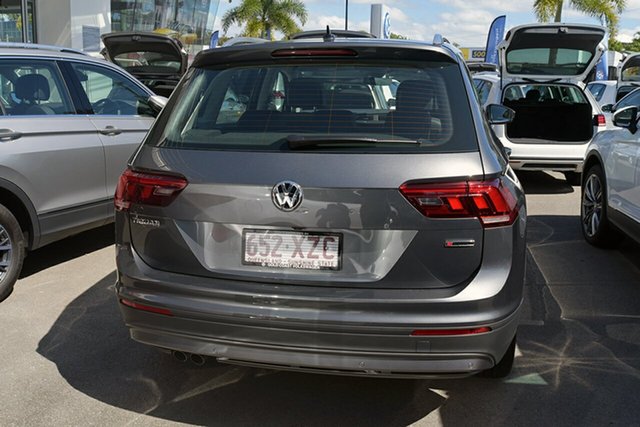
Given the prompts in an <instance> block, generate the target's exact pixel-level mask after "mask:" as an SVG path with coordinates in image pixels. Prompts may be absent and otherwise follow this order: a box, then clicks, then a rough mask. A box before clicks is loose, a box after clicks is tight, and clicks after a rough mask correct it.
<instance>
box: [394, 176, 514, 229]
mask: <svg viewBox="0 0 640 427" xmlns="http://www.w3.org/2000/svg"><path fill="white" fill-rule="evenodd" d="M400 192H401V193H402V195H403V196H404V197H406V198H407V200H409V202H410V203H411V204H412V205H413V206H415V207H416V209H418V210H419V211H420V212H421V213H422V214H423V215H424V216H426V217H429V218H478V219H479V220H480V222H482V225H483V227H485V228H487V227H498V226H502V225H510V224H513V222H514V221H515V219H516V217H517V216H518V203H517V200H516V197H515V196H514V195H513V194H512V193H511V191H510V190H509V189H508V188H506V187H505V186H504V185H502V182H501V181H500V180H499V179H495V180H493V181H469V182H455V183H434V184H412V183H405V184H402V185H401V186H400Z"/></svg>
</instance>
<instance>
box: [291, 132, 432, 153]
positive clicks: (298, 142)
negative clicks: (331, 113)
mask: <svg viewBox="0 0 640 427" xmlns="http://www.w3.org/2000/svg"><path fill="white" fill-rule="evenodd" d="M285 139H286V141H287V144H288V145H289V148H290V149H292V150H297V149H301V148H307V147H317V146H320V145H325V144H329V145H339V144H342V143H344V144H346V145H348V144H385V143H389V144H391V143H392V144H410V145H420V144H421V143H422V140H417V141H416V140H414V139H384V138H371V137H365V136H340V135H319V136H316V135H313V136H302V135H289V136H287V137H286V138H285Z"/></svg>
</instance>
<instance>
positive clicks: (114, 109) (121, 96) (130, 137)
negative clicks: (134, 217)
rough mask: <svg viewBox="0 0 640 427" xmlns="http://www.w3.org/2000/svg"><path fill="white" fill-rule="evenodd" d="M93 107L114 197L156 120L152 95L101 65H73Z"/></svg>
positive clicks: (108, 181) (127, 78)
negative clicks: (135, 152) (128, 167)
mask: <svg viewBox="0 0 640 427" xmlns="http://www.w3.org/2000/svg"><path fill="white" fill-rule="evenodd" d="M71 66H72V68H73V71H74V74H75V75H76V76H77V77H78V78H79V80H80V85H81V86H82V90H83V92H84V94H85V95H86V97H87V100H88V102H89V103H90V105H91V109H92V112H93V114H91V115H90V116H89V117H90V119H91V122H92V123H93V125H94V126H95V130H97V132H98V135H99V137H100V139H101V140H102V143H103V144H104V152H105V165H106V179H105V183H106V192H107V194H109V195H110V196H113V194H114V191H115V188H116V185H117V183H118V179H119V177H120V175H121V174H122V172H123V171H124V169H125V168H126V166H127V161H128V160H129V158H130V157H131V155H132V154H133V152H134V151H135V150H136V148H137V147H138V145H140V143H141V142H142V139H143V138H144V136H145V135H146V133H147V131H148V130H149V128H150V127H151V124H152V123H153V121H154V115H155V113H154V111H153V109H152V108H151V106H150V105H149V102H148V101H149V97H150V95H151V94H150V93H149V92H147V91H146V90H145V89H143V88H142V87H141V86H140V85H138V84H137V83H136V82H135V81H134V80H133V78H132V77H129V76H127V75H125V74H123V73H120V72H118V71H116V70H114V69H112V68H110V67H106V66H102V65H99V64H92V63H91V64H90V63H81V62H75V63H72V64H71Z"/></svg>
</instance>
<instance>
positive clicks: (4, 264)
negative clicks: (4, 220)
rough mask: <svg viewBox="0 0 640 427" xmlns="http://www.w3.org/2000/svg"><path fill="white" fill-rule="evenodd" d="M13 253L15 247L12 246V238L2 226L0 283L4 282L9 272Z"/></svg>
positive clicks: (0, 226)
mask: <svg viewBox="0 0 640 427" xmlns="http://www.w3.org/2000/svg"><path fill="white" fill-rule="evenodd" d="M12 253H13V245H12V244H11V237H9V233H8V232H7V230H6V229H5V228H4V227H3V226H2V225H0V282H2V281H3V280H4V278H5V277H6V275H7V270H8V269H9V266H10V265H11V254H12Z"/></svg>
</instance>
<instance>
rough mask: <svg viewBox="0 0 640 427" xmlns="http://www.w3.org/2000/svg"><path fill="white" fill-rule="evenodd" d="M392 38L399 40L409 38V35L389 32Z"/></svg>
mask: <svg viewBox="0 0 640 427" xmlns="http://www.w3.org/2000/svg"><path fill="white" fill-rule="evenodd" d="M389 38H390V39H398V40H409V37H406V36H403V35H402V34H396V33H393V32H392V33H391V34H389Z"/></svg>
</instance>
